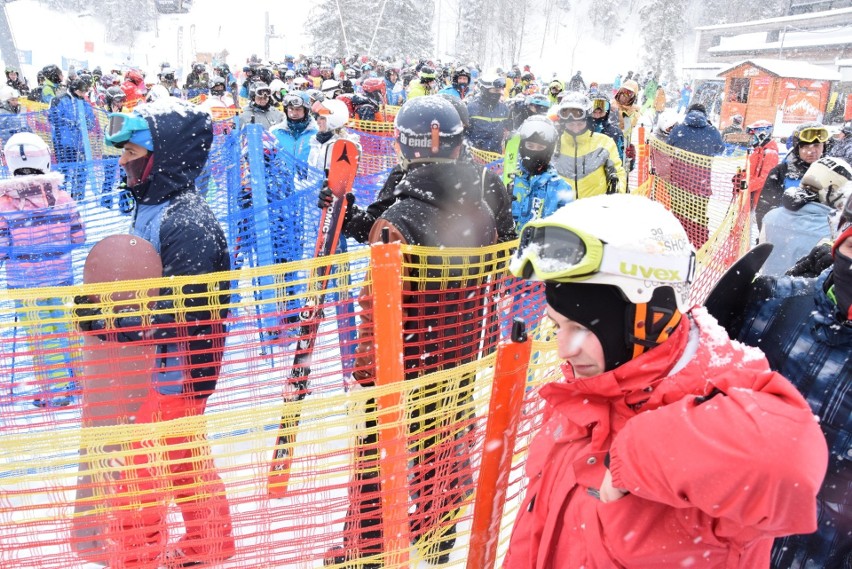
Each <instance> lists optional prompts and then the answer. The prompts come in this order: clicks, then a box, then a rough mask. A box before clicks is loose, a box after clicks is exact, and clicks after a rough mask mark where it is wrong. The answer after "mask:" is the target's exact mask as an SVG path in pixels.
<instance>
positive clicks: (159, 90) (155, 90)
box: [145, 83, 171, 103]
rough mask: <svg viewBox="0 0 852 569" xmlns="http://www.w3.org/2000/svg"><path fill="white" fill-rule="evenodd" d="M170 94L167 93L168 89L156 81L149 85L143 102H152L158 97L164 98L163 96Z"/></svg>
mask: <svg viewBox="0 0 852 569" xmlns="http://www.w3.org/2000/svg"><path fill="white" fill-rule="evenodd" d="M170 96H171V95H170V94H169V90H168V89H166V88H165V87H164V86H163V85H160V84H159V83H157V84H156V85H154V86H153V87H151V90H150V91H148V96H147V97H145V102H146V103H153V102H154V101H156V100H158V99H165V98H167V97H170Z"/></svg>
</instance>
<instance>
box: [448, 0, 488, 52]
mask: <svg viewBox="0 0 852 569" xmlns="http://www.w3.org/2000/svg"><path fill="white" fill-rule="evenodd" d="M486 8H488V9H489V11H490V10H491V3H490V2H489V1H488V0H463V1H462V2H459V25H458V35H457V36H456V52H457V54H458V57H459V58H460V59H462V60H464V61H476V62H483V61H484V60H485V54H486V51H485V50H486V48H487V42H486V37H487V30H488V24H487V23H488V21H489V20H490V18H489V17H488V12H486Z"/></svg>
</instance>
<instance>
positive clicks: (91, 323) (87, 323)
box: [74, 295, 106, 332]
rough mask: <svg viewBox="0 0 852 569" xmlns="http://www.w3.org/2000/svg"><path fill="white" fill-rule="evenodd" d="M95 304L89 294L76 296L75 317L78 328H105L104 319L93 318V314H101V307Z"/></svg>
mask: <svg viewBox="0 0 852 569" xmlns="http://www.w3.org/2000/svg"><path fill="white" fill-rule="evenodd" d="M93 304H94V302H92V301H91V300H89V297H88V296H82V295H78V296H75V297H74V317H75V318H76V319H77V328H78V329H79V330H80V331H81V332H91V331H93V330H95V331H97V330H103V329H104V328H105V327H106V325H105V323H104V321H103V320H102V319H92V317H93V316H100V315H101V309H100V308H94V307H93V306H92V305H93ZM84 319H85V320H84Z"/></svg>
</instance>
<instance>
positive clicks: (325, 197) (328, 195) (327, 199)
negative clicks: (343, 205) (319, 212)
mask: <svg viewBox="0 0 852 569" xmlns="http://www.w3.org/2000/svg"><path fill="white" fill-rule="evenodd" d="M333 201H334V194H333V193H332V191H331V188H329V187H328V182H323V183H322V189H321V190H320V192H319V197H318V199H317V207H318V208H320V209H325V208H327V207H329V206H330V205H331V202H333Z"/></svg>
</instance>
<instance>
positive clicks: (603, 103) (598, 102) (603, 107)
mask: <svg viewBox="0 0 852 569" xmlns="http://www.w3.org/2000/svg"><path fill="white" fill-rule="evenodd" d="M608 110H609V101H607V100H606V99H592V111H603V112H607V111H608Z"/></svg>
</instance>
